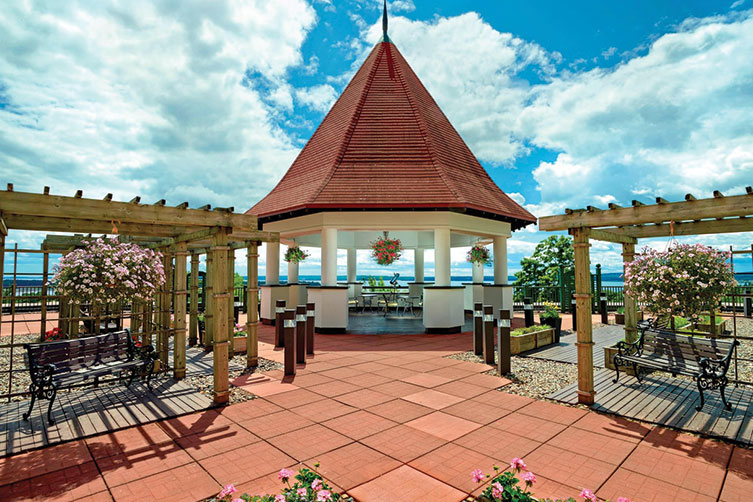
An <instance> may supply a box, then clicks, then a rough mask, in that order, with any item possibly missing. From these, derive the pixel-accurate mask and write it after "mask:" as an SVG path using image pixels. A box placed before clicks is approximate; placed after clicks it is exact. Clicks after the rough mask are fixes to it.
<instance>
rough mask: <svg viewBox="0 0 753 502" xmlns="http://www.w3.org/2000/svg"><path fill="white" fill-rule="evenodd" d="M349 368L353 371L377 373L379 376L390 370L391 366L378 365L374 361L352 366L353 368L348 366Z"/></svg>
mask: <svg viewBox="0 0 753 502" xmlns="http://www.w3.org/2000/svg"><path fill="white" fill-rule="evenodd" d="M350 367H351V368H353V369H354V370H358V371H366V372H369V373H377V374H381V372H382V371H384V370H385V369H387V368H392V366H389V365H387V364H382V363H378V362H376V361H367V362H363V363H359V364H354V365H353V366H350Z"/></svg>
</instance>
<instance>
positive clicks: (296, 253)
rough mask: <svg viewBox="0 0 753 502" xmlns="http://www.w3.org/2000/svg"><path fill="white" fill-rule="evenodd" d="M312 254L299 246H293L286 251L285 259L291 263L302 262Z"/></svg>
mask: <svg viewBox="0 0 753 502" xmlns="http://www.w3.org/2000/svg"><path fill="white" fill-rule="evenodd" d="M309 256H310V255H309V253H307V252H306V251H304V250H303V249H301V248H299V247H298V246H291V247H289V248H288V250H287V251H285V256H284V257H283V259H284V260H285V261H286V262H289V263H301V262H302V261H305V260H306V258H308V257H309Z"/></svg>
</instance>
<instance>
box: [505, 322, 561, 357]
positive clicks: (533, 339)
mask: <svg viewBox="0 0 753 502" xmlns="http://www.w3.org/2000/svg"><path fill="white" fill-rule="evenodd" d="M552 343H554V328H542V330H541V331H534V332H533V333H526V334H525V335H519V336H511V337H510V353H511V354H520V353H521V352H525V351H527V350H533V349H537V348H539V347H544V346H546V345H551V344H552Z"/></svg>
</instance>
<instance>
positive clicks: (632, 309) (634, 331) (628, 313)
mask: <svg viewBox="0 0 753 502" xmlns="http://www.w3.org/2000/svg"><path fill="white" fill-rule="evenodd" d="M633 259H635V244H630V243H624V244H623V245H622V263H623V269H622V270H623V273H624V271H625V264H627V263H631V262H632V261H633ZM623 298H624V303H625V340H627V341H628V342H629V343H633V342H635V341H636V340H638V314H637V312H636V304H635V298H633V297H632V296H628V295H623Z"/></svg>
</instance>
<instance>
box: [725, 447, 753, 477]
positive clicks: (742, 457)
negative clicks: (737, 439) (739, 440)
mask: <svg viewBox="0 0 753 502" xmlns="http://www.w3.org/2000/svg"><path fill="white" fill-rule="evenodd" d="M729 470H730V471H735V472H737V473H740V474H746V475H747V476H748V477H750V478H753V450H749V449H747V448H739V447H735V448H734V450H733V451H732V458H731V459H730V461H729Z"/></svg>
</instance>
